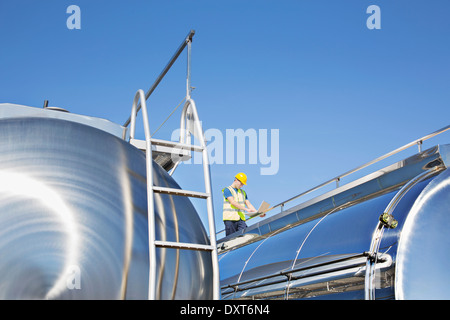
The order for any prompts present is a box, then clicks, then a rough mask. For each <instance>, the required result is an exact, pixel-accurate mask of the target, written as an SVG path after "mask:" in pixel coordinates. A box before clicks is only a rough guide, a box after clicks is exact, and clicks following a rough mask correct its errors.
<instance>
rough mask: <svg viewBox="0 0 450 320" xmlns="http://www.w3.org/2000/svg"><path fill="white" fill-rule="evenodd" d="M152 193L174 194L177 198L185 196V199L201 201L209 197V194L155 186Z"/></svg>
mask: <svg viewBox="0 0 450 320" xmlns="http://www.w3.org/2000/svg"><path fill="white" fill-rule="evenodd" d="M153 191H155V192H159V193H165V194H174V195H177V196H186V197H194V198H201V199H206V198H208V197H209V196H210V194H209V193H205V192H198V191H188V190H181V189H174V188H166V187H156V186H154V187H153Z"/></svg>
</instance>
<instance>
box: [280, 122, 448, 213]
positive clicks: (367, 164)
mask: <svg viewBox="0 0 450 320" xmlns="http://www.w3.org/2000/svg"><path fill="white" fill-rule="evenodd" d="M447 130H450V125H448V126H446V127H444V128H442V129H439V130H437V131H435V132H433V133H430V134H428V135H426V136H424V137H422V138H419V139H416V140H414V141H412V142H410V143H408V144H405V145H404V146H402V147H400V148H397V149H395V150H393V151H391V152H388V153H386V154H384V155H382V156H381V157H378V158H376V159H374V160H371V161H369V162H367V163H365V164H363V165H361V166H359V167H356V168H354V169H352V170H350V171H347V172H345V173H343V174H340V175H338V176H336V177H334V178H333V179H330V180H327V181H325V182H323V183H321V184H319V185H317V186H315V187H313V188H311V189H309V190H306V191H304V192H302V193H300V194H298V195H296V196H294V197H292V198H289V199H287V200H285V201H283V202H280V203H279V204H277V205H275V206H273V207H272V209H275V208H278V207H281V211H283V208H284V205H285V204H286V203H288V202H291V201H293V200H295V199H298V198H300V197H303V196H305V195H307V194H309V193H311V192H314V191H316V190H319V189H321V188H323V187H325V186H327V185H329V184H330V183H333V182H335V183H336V188H337V187H339V182H340V181H341V179H342V178H344V177H346V176H349V175H351V174H353V173H355V172H357V171H360V170H362V169H364V168H366V167H368V166H370V165H373V164H375V163H377V162H380V161H381V160H384V159H386V158H389V157H391V156H393V155H395V154H397V153H399V152H401V151H403V150H406V149H408V148H411V147H413V146H415V145H417V146H418V152H419V153H420V152H422V143H423V142H424V141H426V140H428V139H431V138H433V137H435V136H437V135H439V134H441V133H443V132H445V131H447Z"/></svg>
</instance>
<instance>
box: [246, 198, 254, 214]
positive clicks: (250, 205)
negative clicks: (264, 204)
mask: <svg viewBox="0 0 450 320" xmlns="http://www.w3.org/2000/svg"><path fill="white" fill-rule="evenodd" d="M245 204H246V205H247V207H248V208H249V209H250V212H256V209H255V207H254V206H253V205H252V204H251V203H250V201H248V200H245Z"/></svg>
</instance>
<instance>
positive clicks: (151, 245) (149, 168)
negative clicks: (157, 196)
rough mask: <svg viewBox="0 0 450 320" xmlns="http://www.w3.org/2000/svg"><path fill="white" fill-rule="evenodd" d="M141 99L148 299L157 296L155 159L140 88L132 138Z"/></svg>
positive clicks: (131, 121) (133, 109)
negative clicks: (145, 195) (145, 194)
mask: <svg viewBox="0 0 450 320" xmlns="http://www.w3.org/2000/svg"><path fill="white" fill-rule="evenodd" d="M139 100H140V101H141V103H140V106H141V109H142V120H143V122H144V132H145V145H146V148H145V166H146V172H147V179H146V180H147V223H148V250H149V278H148V281H149V283H148V299H149V300H155V298H156V290H155V288H156V283H155V280H156V246H155V214H154V197H153V163H152V161H153V159H152V143H151V140H150V125H149V123H148V113H147V103H146V100H145V94H144V91H143V90H142V89H139V90H138V91H137V92H136V94H135V96H134V99H133V106H132V108H131V116H130V123H131V126H130V140H131V139H134V131H135V126H136V113H137V111H138V110H137V103H138V101H139Z"/></svg>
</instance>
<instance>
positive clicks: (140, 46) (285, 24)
mask: <svg viewBox="0 0 450 320" xmlns="http://www.w3.org/2000/svg"><path fill="white" fill-rule="evenodd" d="M70 5H77V6H79V7H80V9H81V29H80V30H69V29H68V28H67V26H66V21H67V19H68V18H69V16H70V14H67V13H66V9H67V7H68V6H70ZM370 5H377V6H379V8H380V10H381V29H379V30H376V29H375V30H369V29H368V28H367V26H366V20H367V19H368V18H369V17H370V14H368V13H366V9H367V8H368V7H369V6H370ZM448 12H450V2H449V1H447V0H433V1H425V0H413V1H406V0H394V1H392V0H391V1H387V0H340V1H336V0H315V1H309V0H295V1H294V0H289V1H288V0H282V1H273V0H272V1H267V0H258V1H254V0H247V1H242V0H241V1H235V0H229V1H206V0H196V1H187V0H171V1H143V0H132V1H122V0H121V1H119V0H118V1H105V0H96V1H92V0H91V1H88V0H71V1H65V0H46V1H43V0H41V1H36V0H33V1H25V0H14V1H1V2H0V45H1V48H2V49H1V50H0V103H3V102H9V103H17V104H23V105H30V106H36V107H42V105H43V102H44V100H45V99H47V100H49V101H50V105H53V106H59V107H63V108H66V109H68V110H70V111H71V112H73V113H78V114H85V115H90V116H96V117H101V118H106V119H109V120H111V121H113V122H116V123H119V124H123V123H124V122H125V120H126V119H127V118H128V116H129V114H130V111H131V103H132V100H133V97H134V94H135V92H136V91H137V90H138V89H143V90H144V91H146V90H147V89H148V88H149V87H150V86H151V84H152V83H153V81H154V80H155V79H156V77H157V76H158V74H159V73H160V71H161V70H162V69H163V67H164V66H165V65H166V63H167V62H168V60H169V58H170V57H171V56H172V54H173V53H174V52H175V50H176V48H177V47H178V45H179V44H180V43H181V41H182V40H183V39H184V37H185V36H186V35H187V33H188V32H189V30H191V29H194V30H195V31H196V34H195V36H194V42H193V45H192V85H193V86H194V87H196V89H195V90H194V91H193V93H192V97H193V98H194V100H195V101H196V104H197V109H198V112H199V114H200V118H201V119H202V121H203V128H204V130H208V129H217V130H219V132H222V133H223V136H224V137H225V132H226V129H239V128H241V129H243V130H248V129H254V130H257V131H258V130H259V129H266V130H268V131H269V132H270V130H271V129H277V130H279V154H278V156H279V170H278V171H277V173H276V174H274V175H262V174H261V172H260V169H261V167H264V165H262V164H261V163H257V164H248V163H247V164H243V165H241V164H239V165H238V164H236V163H235V164H230V163H228V164H212V165H211V175H212V183H213V188H214V192H213V196H214V208H215V213H216V228H217V229H218V230H221V229H222V228H223V226H222V223H221V221H220V220H221V206H222V203H221V202H222V198H221V192H220V190H221V189H222V188H223V187H225V186H228V185H229V184H231V182H232V180H233V176H234V175H235V174H236V173H237V172H240V171H243V172H245V173H246V174H247V175H248V179H249V180H248V186H247V187H246V191H247V193H248V194H249V197H250V200H251V201H252V202H253V204H254V205H255V206H258V205H259V203H260V202H261V201H262V200H266V201H268V202H269V203H271V204H277V203H279V202H281V201H283V200H285V199H287V198H290V197H291V196H294V195H296V194H298V193H300V192H302V191H304V190H307V189H309V188H311V187H313V186H315V185H317V184H319V183H321V182H323V181H325V180H328V179H331V178H333V177H335V176H337V175H339V174H341V173H343V172H346V171H348V170H350V169H353V168H354V167H357V166H359V165H361V164H363V163H365V162H368V161H370V160H372V159H374V158H376V157H378V156H380V155H383V154H385V153H387V152H389V151H391V150H393V149H396V148H397V147H400V146H402V145H404V144H406V143H409V142H410V141H413V140H415V139H416V138H419V137H421V136H424V135H426V134H428V133H430V132H433V131H435V130H437V129H440V128H442V127H445V126H447V125H448V124H449V114H450V111H449V110H450V108H449V101H450V90H449V88H450V86H449V85H450V63H449V59H448V57H449V56H450V44H449V35H450V19H448ZM185 76H186V54H185V53H183V55H182V56H181V57H180V59H179V61H177V63H176V64H175V65H174V67H173V68H172V69H171V71H170V72H169V74H168V75H167V77H166V78H165V79H164V80H163V82H162V83H161V85H160V86H159V88H158V89H157V91H156V92H155V94H154V95H153V96H152V97H151V98H150V100H149V105H150V110H151V111H150V118H151V119H150V126H151V128H152V129H155V128H157V127H158V126H159V124H160V123H161V122H162V121H163V120H164V119H165V118H166V117H167V116H168V115H169V113H170V112H171V111H172V110H173V108H174V107H175V106H176V105H177V104H178V103H179V102H180V101H181V99H182V98H183V97H184V94H185ZM178 123H179V113H175V115H174V116H173V117H172V118H171V119H170V120H169V121H168V122H167V123H166V124H165V126H164V127H163V128H162V129H161V130H160V131H159V132H158V134H157V135H155V137H157V138H161V139H170V136H171V132H172V131H173V129H174V128H175V127H176V126H178ZM152 131H153V130H152ZM138 132H139V131H138ZM449 142H450V141H449V135H448V133H445V134H443V135H442V136H441V137H440V138H438V139H434V140H432V142H426V143H425V144H424V148H427V147H430V146H432V145H434V144H437V143H449ZM415 151H416V149H415V148H414V149H413V150H412V151H409V152H406V153H402V154H401V155H400V156H399V157H397V158H394V159H392V160H390V161H387V162H383V163H381V164H380V165H379V166H378V168H380V167H383V166H385V165H388V164H391V163H392V162H393V161H396V160H398V159H400V158H403V157H405V156H408V155H410V154H412V152H415ZM366 173H367V171H366ZM199 175H201V167H200V166H199V165H185V166H180V167H179V168H178V169H177V171H176V173H175V175H174V176H175V178H176V180H177V181H178V182H179V183H180V185H181V186H182V187H184V188H186V189H192V190H199V191H203V185H202V183H199V182H202V180H201V179H200V181H199V179H198V176H199ZM195 204H196V206H198V208H199V211H200V216H201V217H202V218H204V217H205V214H204V213H203V211H204V210H203V207H202V204H200V203H197V202H196V201H195ZM277 212H278V211H276V212H273V213H271V214H275V213H277ZM254 221H257V219H255V220H254ZM250 223H251V222H250Z"/></svg>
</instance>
